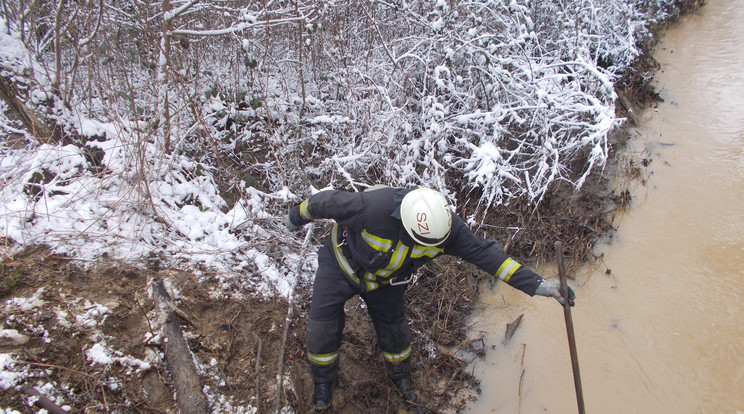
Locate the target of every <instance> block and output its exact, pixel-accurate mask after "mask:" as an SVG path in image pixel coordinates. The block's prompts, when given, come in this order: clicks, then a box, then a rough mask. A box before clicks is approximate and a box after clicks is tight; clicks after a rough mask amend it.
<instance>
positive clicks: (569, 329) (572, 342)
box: [555, 241, 585, 414]
mask: <svg viewBox="0 0 744 414" xmlns="http://www.w3.org/2000/svg"><path fill="white" fill-rule="evenodd" d="M555 255H556V257H557V259H558V278H559V279H560V281H561V295H562V296H563V298H564V299H565V301H564V302H563V315H564V316H565V318H566V333H567V334H568V348H569V350H570V351H571V368H573V377H574V387H576V402H577V403H578V405H579V414H584V413H585V411H584V393H583V391H582V390H581V375H580V374H579V355H578V353H577V352H576V338H575V337H574V327H573V319H571V305H570V304H569V303H568V302H569V301H568V283H567V282H566V269H565V268H564V266H563V243H561V242H560V241H557V242H555Z"/></svg>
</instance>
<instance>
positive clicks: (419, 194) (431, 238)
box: [400, 188, 452, 246]
mask: <svg viewBox="0 0 744 414" xmlns="http://www.w3.org/2000/svg"><path fill="white" fill-rule="evenodd" d="M400 219H401V221H403V227H405V228H406V231H407V232H408V234H409V235H410V236H411V237H413V240H415V241H416V242H417V243H420V244H422V245H424V246H437V245H439V244H441V243H442V242H443V241H444V240H445V239H446V238H447V236H449V233H450V230H451V229H452V212H451V211H450V208H449V205H448V204H447V199H446V198H444V196H443V195H442V193H440V192H439V191H435V190H431V189H429V188H419V189H416V190H413V191H411V192H409V193H408V194H406V196H405V197H403V201H402V202H401V204H400Z"/></svg>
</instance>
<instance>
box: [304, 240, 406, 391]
mask: <svg viewBox="0 0 744 414" xmlns="http://www.w3.org/2000/svg"><path fill="white" fill-rule="evenodd" d="M330 243H331V241H329V240H328V241H326V243H325V244H324V246H323V247H322V248H321V249H320V250H319V251H318V272H317V274H316V275H315V282H314V285H313V299H312V303H311V305H310V317H309V320H308V322H307V329H306V336H305V345H306V347H307V352H308V357H309V360H310V367H311V372H312V375H313V380H315V382H332V381H333V380H335V379H336V377H337V376H338V369H339V360H338V351H339V349H340V348H341V340H342V338H343V330H344V324H345V314H344V304H345V303H346V301H347V300H349V299H351V298H352V297H354V296H355V295H359V296H360V297H361V298H362V299H363V300H364V302H365V303H366V304H367V311H368V312H369V316H370V318H372V323H373V325H374V328H375V332H376V333H377V341H378V344H379V346H380V349H381V351H382V353H383V357H384V358H385V365H386V368H387V370H388V374H389V375H390V377H391V378H392V379H393V380H396V379H398V378H400V377H402V376H408V375H410V371H411V363H410V349H411V336H410V333H409V331H408V321H407V318H406V315H405V300H404V293H405V286H388V285H385V286H383V287H381V288H379V289H377V290H374V291H371V292H362V291H361V289H360V287H359V286H358V285H356V284H355V283H354V282H352V281H351V280H350V279H349V277H348V276H347V275H346V274H345V273H344V272H343V271H342V270H341V268H340V267H339V266H338V262H337V261H336V258H335V256H334V253H333V251H332V247H331V245H330Z"/></svg>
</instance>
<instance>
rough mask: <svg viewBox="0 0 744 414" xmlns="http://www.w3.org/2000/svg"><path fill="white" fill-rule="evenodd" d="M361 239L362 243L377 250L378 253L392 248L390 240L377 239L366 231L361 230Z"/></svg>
mask: <svg viewBox="0 0 744 414" xmlns="http://www.w3.org/2000/svg"><path fill="white" fill-rule="evenodd" d="M362 238H363V239H364V241H366V242H367V244H369V245H370V247H372V248H373V249H375V250H377V251H378V252H387V251H388V250H390V248H391V247H393V241H392V240H388V239H383V238H382V237H377V236H375V235H373V234H371V233H368V232H367V229H364V230H362Z"/></svg>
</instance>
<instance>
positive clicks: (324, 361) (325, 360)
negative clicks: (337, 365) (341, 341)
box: [307, 351, 338, 365]
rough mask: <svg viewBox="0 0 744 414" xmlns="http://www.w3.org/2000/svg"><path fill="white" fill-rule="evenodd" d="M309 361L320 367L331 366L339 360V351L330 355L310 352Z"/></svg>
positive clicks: (308, 354)
mask: <svg viewBox="0 0 744 414" xmlns="http://www.w3.org/2000/svg"><path fill="white" fill-rule="evenodd" d="M307 359H309V360H310V362H312V363H315V364H318V365H331V364H332V363H334V362H335V361H336V360H337V359H338V351H336V352H331V353H329V354H311V353H309V352H308V353H307Z"/></svg>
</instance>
